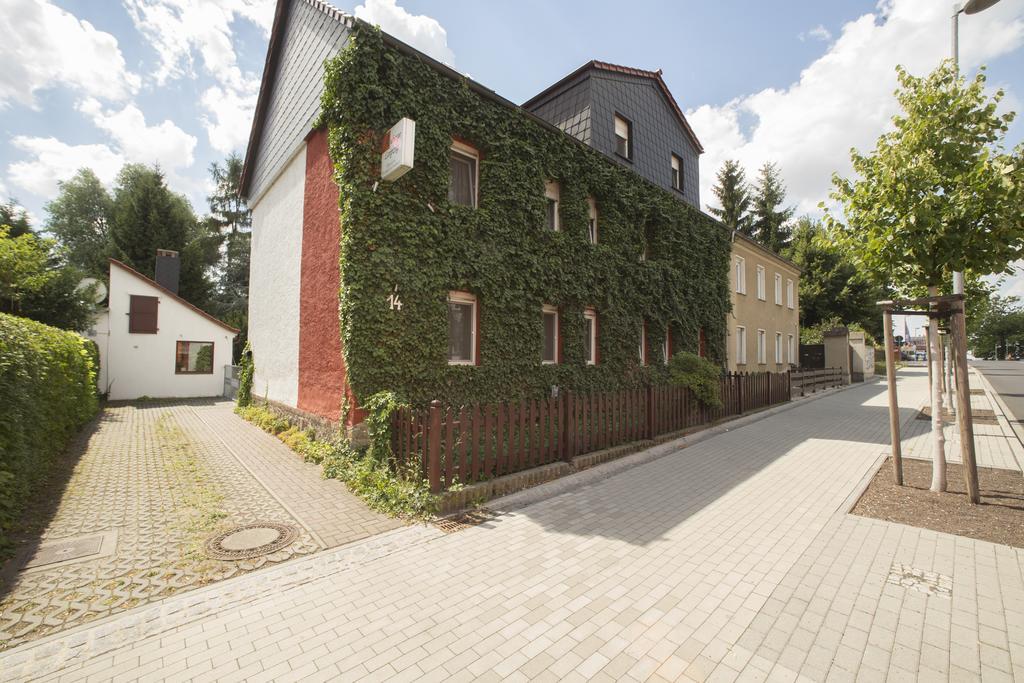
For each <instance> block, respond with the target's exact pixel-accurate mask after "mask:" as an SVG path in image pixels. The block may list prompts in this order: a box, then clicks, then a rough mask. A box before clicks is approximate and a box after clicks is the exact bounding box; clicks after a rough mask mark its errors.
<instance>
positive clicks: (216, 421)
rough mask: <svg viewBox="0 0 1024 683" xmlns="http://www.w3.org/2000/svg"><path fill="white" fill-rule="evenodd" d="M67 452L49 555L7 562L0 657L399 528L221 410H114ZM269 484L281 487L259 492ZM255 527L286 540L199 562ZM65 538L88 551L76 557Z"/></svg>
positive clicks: (198, 406) (197, 405)
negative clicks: (236, 531) (220, 541)
mask: <svg viewBox="0 0 1024 683" xmlns="http://www.w3.org/2000/svg"><path fill="white" fill-rule="evenodd" d="M264 437H265V438H264ZM69 458H70V459H71V461H72V462H75V461H77V464H75V465H74V470H73V472H72V473H71V474H70V478H69V479H68V481H67V484H66V486H65V487H64V489H63V492H62V493H61V492H60V491H59V487H55V488H56V489H57V490H55V491H54V495H60V496H61V498H60V502H59V504H57V505H55V506H53V507H54V508H55V511H54V512H53V513H52V514H53V516H52V519H50V520H49V523H48V524H46V526H45V530H44V531H43V532H42V534H41V537H40V539H39V544H40V545H39V547H40V548H43V549H45V548H47V547H48V546H49V547H50V550H49V551H48V552H47V553H46V554H47V555H49V557H46V558H42V557H41V556H39V555H37V560H36V561H35V562H33V563H30V566H29V567H28V568H24V566H23V564H22V563H24V562H25V561H26V560H27V559H28V556H29V555H31V554H32V552H31V551H32V550H35V548H31V549H29V548H26V549H25V550H24V551H23V552H22V553H21V554H20V556H19V557H16V558H15V560H14V562H17V563H18V566H19V567H20V568H21V570H20V572H19V573H17V575H16V577H15V579H14V581H13V582H12V583H11V584H10V585H9V586H8V587H7V588H9V590H6V591H5V593H4V594H3V596H2V599H0V649H4V648H9V647H12V646H14V645H17V644H19V643H22V642H25V641H27V640H30V639H34V638H38V637H40V636H43V635H46V634H49V633H52V632H55V631H59V630H62V629H65V628H69V627H71V626H75V625H78V624H81V623H84V622H87V621H90V620H92V619H96V618H99V617H103V616H106V615H109V614H112V613H114V612H118V611H123V610H126V609H129V608H131V607H133V606H136V605H139V604H143V603H147V602H151V601H153V600H157V599H159V598H163V597H166V596H168V595H171V594H174V593H178V592H180V591H184V590H188V589H192V588H195V587H198V586H202V585H205V584H208V583H211V582H214V581H220V580H222V579H225V578H228V577H231V576H235V575H238V574H242V573H245V572H249V571H252V570H254V569H258V568H260V567H262V566H264V565H269V564H275V563H279V562H282V561H285V560H288V559H290V558H292V557H295V556H300V555H307V554H309V553H313V552H316V551H317V550H320V549H321V548H324V547H330V546H333V545H338V544H340V543H343V542H347V541H349V540H354V539H356V538H361V537H365V536H368V535H371V534H373V533H377V532H378V531H382V530H385V529H388V528H392V527H394V526H397V525H398V523H397V522H394V521H393V520H389V519H387V518H385V517H382V516H380V515H377V514H376V513H373V512H371V511H370V510H368V509H366V507H365V506H363V505H362V503H361V502H359V501H358V500H357V499H355V498H354V497H352V496H351V495H350V494H348V492H347V491H344V487H342V486H341V485H340V484H338V482H323V481H322V480H321V479H320V477H319V472H318V468H317V467H315V466H312V465H306V464H305V463H303V462H302V461H301V460H300V459H299V458H298V457H297V456H295V455H294V454H293V453H291V452H290V451H289V450H288V449H287V448H286V447H284V446H283V445H282V444H281V443H280V442H279V441H277V440H276V439H274V438H272V437H269V436H268V435H265V434H263V433H262V432H260V431H259V430H258V429H256V428H255V427H252V426H251V425H248V424H246V423H245V422H243V421H242V420H241V419H240V418H238V417H237V416H235V415H233V414H231V412H230V405H229V404H226V403H217V402H200V401H193V402H147V403H132V404H112V405H110V406H108V407H107V408H106V409H105V410H104V411H103V414H102V415H101V416H100V418H99V419H98V421H97V422H96V423H95V424H94V425H91V426H90V427H88V428H86V429H85V430H84V431H83V433H82V434H81V435H80V436H79V438H78V439H77V441H76V442H75V443H74V444H73V445H72V448H71V452H70V454H69ZM261 474H262V475H263V476H259V475H261ZM261 482H262V483H261ZM274 482H280V483H281V488H282V490H281V491H276V490H274V489H273V488H271V489H270V490H268V487H267V486H266V485H265V484H269V485H270V486H271V487H273V485H274ZM332 485H336V486H332ZM304 487H305V488H306V489H308V490H309V491H310V492H311V493H312V499H311V500H314V501H319V502H320V504H321V507H325V506H331V505H333V506H334V508H337V507H339V506H341V507H343V508H344V510H343V511H344V512H346V514H344V515H342V514H340V512H338V511H337V510H334V509H333V508H330V507H328V509H329V510H331V511H332V512H335V513H337V514H333V515H332V516H331V517H330V518H324V517H322V516H320V515H315V514H314V513H316V512H317V507H316V505H306V506H303V505H300V504H298V503H296V502H295V500H296V499H297V498H298V496H299V494H301V491H302V490H303V488H304ZM339 488H340V489H341V491H340V492H339V491H338V489H339ZM272 491H273V492H272ZM282 494H283V495H282ZM334 495H339V496H342V498H341V502H340V503H335V502H333V501H331V500H330V497H331V496H334ZM288 498H292V499H293V500H292V504H290V505H289V504H288ZM282 501H284V502H282ZM40 507H41V508H45V507H46V506H45V505H42V506H40ZM303 515H305V516H307V517H309V518H310V519H305V518H303ZM260 521H263V522H267V521H269V522H281V523H284V524H289V525H292V526H294V527H296V528H298V529H299V535H298V538H297V540H296V541H295V542H293V543H292V544H291V545H289V546H287V547H286V548H284V549H282V550H279V551H277V552H275V553H273V554H271V555H266V556H263V557H259V558H255V559H251V560H242V561H236V562H227V561H219V560H211V559H208V558H206V557H205V555H204V554H203V551H202V544H203V542H204V541H205V540H206V539H207V538H209V537H210V536H213V535H215V534H217V533H219V532H221V531H223V530H226V529H229V528H232V527H235V526H237V525H241V524H248V523H253V522H260ZM325 539H326V540H325ZM75 540H78V541H80V543H79V544H78V545H79V546H81V547H82V548H84V550H85V551H90V552H91V554H87V555H85V556H84V557H81V558H75V554H76V553H75V552H74V550H75V549H74V548H73V547H72V544H71V543H69V541H75ZM55 542H60V545H57V546H54V543H55ZM63 558H71V559H63ZM41 560H42V561H45V560H50V561H49V562H47V563H45V564H41V563H40V561H41ZM32 564H36V565H37V566H31V565H32Z"/></svg>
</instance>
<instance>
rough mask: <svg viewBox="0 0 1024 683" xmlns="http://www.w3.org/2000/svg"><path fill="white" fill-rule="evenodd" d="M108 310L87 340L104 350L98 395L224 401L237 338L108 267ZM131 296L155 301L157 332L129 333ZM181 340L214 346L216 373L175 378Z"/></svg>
mask: <svg viewBox="0 0 1024 683" xmlns="http://www.w3.org/2000/svg"><path fill="white" fill-rule="evenodd" d="M109 291H110V306H109V308H108V309H107V311H106V312H104V313H103V314H101V315H100V316H99V317H98V319H97V320H96V325H95V326H94V328H93V329H91V330H89V333H88V334H87V335H86V336H88V337H89V338H91V339H93V340H94V341H95V342H96V344H97V345H98V346H99V348H100V366H101V369H100V377H99V387H100V391H108V392H109V398H110V399H112V400H123V399H135V398H139V397H141V396H149V397H151V398H187V397H196V396H220V395H221V394H222V393H223V391H224V366H225V365H229V364H230V363H231V342H232V339H234V336H235V335H234V334H233V333H232V332H231V331H229V330H228V329H227V328H225V327H223V326H221V325H218V324H217V323H215V322H213V321H211V320H209V319H208V318H206V317H204V316H203V315H201V314H200V313H197V312H196V311H195V310H193V309H192V308H190V307H189V306H187V305H185V304H183V303H181V302H180V301H178V300H176V299H174V298H173V297H170V296H168V295H167V294H166V293H164V292H163V291H161V290H160V289H159V288H157V287H155V286H153V285H151V284H149V283H147V282H146V281H145V280H142V279H141V278H139V277H138V276H136V275H134V274H132V273H130V272H128V271H126V270H124V269H123V268H121V267H120V266H117V265H115V264H111V266H110V287H109ZM132 295H136V296H155V297H157V298H158V299H159V301H160V303H159V306H158V308H157V329H158V331H157V333H156V334H136V333H130V332H128V310H129V302H130V298H131V296H132ZM178 340H181V341H195V342H213V373H212V374H209V375H205V374H204V375H200V374H187V375H186V374H181V375H179V374H176V373H175V371H174V358H175V351H176V348H177V342H178Z"/></svg>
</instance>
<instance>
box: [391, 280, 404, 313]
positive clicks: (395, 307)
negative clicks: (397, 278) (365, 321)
mask: <svg viewBox="0 0 1024 683" xmlns="http://www.w3.org/2000/svg"><path fill="white" fill-rule="evenodd" d="M388 304H389V305H390V306H391V310H392V311H400V310H402V300H401V298H399V296H398V285H395V291H393V292H392V293H391V294H389V295H388Z"/></svg>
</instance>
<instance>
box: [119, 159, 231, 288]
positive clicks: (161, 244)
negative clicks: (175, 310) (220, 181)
mask: <svg viewBox="0 0 1024 683" xmlns="http://www.w3.org/2000/svg"><path fill="white" fill-rule="evenodd" d="M110 245H111V251H112V253H113V255H114V256H115V257H116V258H118V259H120V260H122V261H124V262H125V263H127V264H128V265H129V266H131V267H132V268H134V269H136V270H137V271H139V272H140V273H142V274H143V275H146V276H148V277H153V274H154V270H155V267H156V250H157V249H173V250H175V251H178V252H179V253H180V254H181V280H180V285H179V290H178V293H179V294H180V295H181V296H182V298H184V299H186V300H187V301H189V302H191V303H193V304H195V305H196V306H200V307H203V306H205V305H206V304H207V303H208V302H209V300H210V297H211V294H212V290H213V287H212V284H211V282H210V280H209V278H208V276H207V271H208V270H209V269H210V268H211V267H212V266H213V265H214V264H216V263H217V261H218V260H219V258H220V253H219V250H220V240H219V239H218V237H217V235H216V234H214V233H213V232H212V231H211V229H210V227H209V226H208V225H207V224H206V223H205V222H200V221H197V220H196V216H195V214H194V213H193V211H192V207H191V205H190V204H189V203H188V200H187V199H185V197H183V196H182V195H179V194H175V193H173V192H171V190H170V189H168V187H167V184H166V182H165V180H164V174H163V172H162V171H160V169H159V168H156V167H147V166H143V165H140V164H128V165H126V166H125V167H124V168H123V169H121V172H120V174H119V175H118V179H117V187H116V189H115V190H114V200H113V211H112V212H111V221H110Z"/></svg>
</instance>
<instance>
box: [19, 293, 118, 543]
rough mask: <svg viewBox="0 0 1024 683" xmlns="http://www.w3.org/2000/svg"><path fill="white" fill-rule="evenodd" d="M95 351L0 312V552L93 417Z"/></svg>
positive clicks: (75, 337)
mask: <svg viewBox="0 0 1024 683" xmlns="http://www.w3.org/2000/svg"><path fill="white" fill-rule="evenodd" d="M98 367H99V355H98V353H97V349H96V345H95V344H94V343H93V342H91V341H89V340H88V339H85V338H84V337H81V336H79V335H77V334H75V333H73V332H66V331H64V330H58V329H57V328H55V327H50V326H48V325H43V324H42V323H37V322H35V321H34V320H29V319H27V318H18V317H15V316H11V315H6V314H3V313H0V545H2V544H3V542H4V541H5V540H6V537H7V532H8V531H9V529H10V528H11V525H12V523H13V522H14V521H15V520H16V519H17V516H18V513H19V511H20V510H21V508H22V506H23V505H24V504H25V502H26V500H27V499H28V496H29V495H30V494H31V492H32V491H33V489H34V487H35V486H36V485H37V484H38V483H39V482H40V481H41V480H42V478H43V477H44V476H45V474H46V472H47V470H48V469H49V466H50V465H51V463H52V462H53V460H54V459H55V458H56V456H57V455H59V454H60V452H61V450H62V449H63V448H64V446H65V445H66V443H67V441H68V439H69V438H70V437H71V436H72V435H73V434H74V433H75V432H76V431H77V430H78V429H79V428H80V427H81V426H82V425H83V424H85V423H86V422H87V421H88V420H89V419H90V418H92V417H93V415H95V414H96V407H97V397H96V371H97V368H98Z"/></svg>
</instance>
